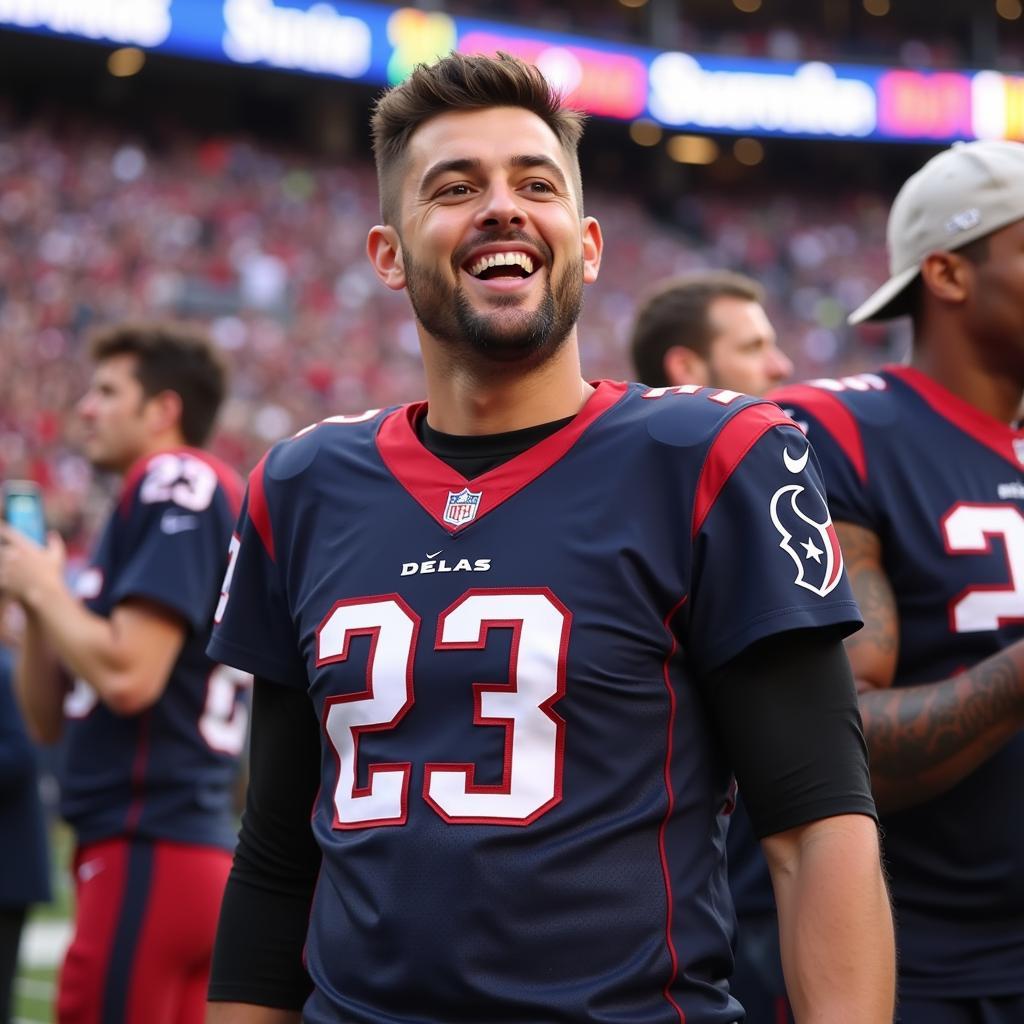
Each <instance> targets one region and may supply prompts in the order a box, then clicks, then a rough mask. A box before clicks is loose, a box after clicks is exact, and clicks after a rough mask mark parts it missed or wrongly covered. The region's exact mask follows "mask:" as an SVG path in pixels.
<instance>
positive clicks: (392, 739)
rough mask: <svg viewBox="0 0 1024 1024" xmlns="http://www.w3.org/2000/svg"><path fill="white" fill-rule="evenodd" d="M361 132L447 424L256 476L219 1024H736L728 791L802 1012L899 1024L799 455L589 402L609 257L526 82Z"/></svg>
mask: <svg viewBox="0 0 1024 1024" xmlns="http://www.w3.org/2000/svg"><path fill="white" fill-rule="evenodd" d="M373 127H374V146H375V152H376V155H377V160H378V175H379V183H380V189H381V205H382V214H383V219H384V222H385V223H384V224H383V225H378V226H377V227H374V228H373V229H372V230H371V231H370V235H369V240H368V248H369V255H370V257H371V261H372V263H373V265H374V268H375V270H376V272H377V274H378V276H379V277H380V278H381V280H382V281H383V282H384V284H385V285H387V286H388V287H389V288H391V289H394V290H407V291H408V294H409V298H410V301H411V304H412V307H413V310H414V312H415V315H416V319H417V326H418V333H419V340H420V345H421V350H422V354H423V360H424V367H425V372H426V379H427V393H428V396H429V401H428V402H420V403H416V404H413V405H410V406H403V407H400V408H397V409H392V410H389V411H387V412H382V411H380V410H373V411H371V412H369V413H366V414H364V415H360V416H348V417H346V416H339V417H334V418H333V419H329V420H326V421H324V422H323V423H320V424H318V425H315V426H314V427H313V428H311V429H309V430H306V431H302V432H300V433H299V434H298V435H297V436H296V437H294V438H292V439H290V440H288V441H285V442H282V443H281V444H280V445H278V446H276V447H275V448H274V449H273V450H272V451H271V452H270V453H269V455H268V456H267V458H266V459H265V460H264V461H263V462H262V463H261V464H260V465H259V466H258V467H257V468H256V470H254V471H253V474H252V475H251V477H250V483H249V491H248V500H247V507H246V511H245V513H244V515H243V518H242V520H241V524H240V527H239V541H238V542H237V543H236V544H235V545H234V546H233V549H232V550H233V562H232V566H231V569H230V570H229V573H228V579H227V581H226V595H225V602H224V613H223V618H222V619H221V622H220V624H219V626H218V627H217V629H216V631H215V635H214V639H213V642H212V644H211V648H210V649H211V651H212V652H213V653H214V654H215V656H217V657H220V658H224V659H225V660H228V661H229V662H231V663H234V664H237V665H238V666H239V667H241V668H244V669H247V670H250V671H254V672H255V673H256V674H257V680H256V688H255V695H254V718H253V736H252V751H251V762H252V763H251V773H252V774H251V781H250V787H249V799H248V804H247V807H246V812H245V816H244V818H243V822H244V824H243V829H242V834H241V836H240V840H239V847H238V851H237V853H236V859H235V866H234V868H233V871H232V875H231V880H230V882H229V884H228V889H227V893H226V896H225V901H224V910H223V913H222V917H221V926H220V933H219V935H218V942H217V953H216V958H215V963H214V971H213V977H212V979H211V988H210V992H211V999H212V1000H214V1006H213V1008H212V1009H211V1015H210V1020H211V1021H217V1022H222V1024H223V1022H243V1021H244V1022H262V1024H270V1022H294V1021H298V1020H299V1018H300V1013H301V1016H302V1019H303V1020H304V1021H307V1022H310V1024H328V1022H342V1021H344V1022H346V1024H354V1022H360V1024H370V1022H379V1021H383V1020H391V1021H396V1020H403V1021H407V1022H414V1021H421V1022H426V1021H445V1022H447V1024H457V1022H464V1024H469V1022H474V1024H479V1022H482V1021H487V1022H489V1024H497V1022H500V1021H506V1022H520V1024H522V1022H527V1021H528V1022H531V1024H533V1022H541V1021H544V1022H549V1021H554V1020H558V1021H563V1022H579V1024H584V1022H586V1024H593V1022H596V1021H612V1020H617V1021H623V1020H627V1019H628V1020H636V1021H643V1022H645V1024H660V1022H664V1024H670V1022H674V1024H679V1022H681V1021H682V1020H683V1019H685V1020H686V1021H687V1022H688V1024H732V1022H734V1021H736V1020H737V1019H739V1018H741V1017H742V1010H741V1008H740V1007H739V1005H738V1003H737V1002H736V1001H735V1000H734V999H733V998H732V997H731V996H730V995H729V992H728V987H727V984H726V977H727V975H728V972H729V968H730V964H731V956H730V948H729V942H730V932H731V923H732V922H731V913H730V912H729V910H728V908H729V900H728V894H727V892H726V881H725V876H724V861H723V848H724V821H723V816H722V813H721V812H722V808H723V806H724V805H725V804H726V802H727V800H728V797H729V792H730V787H731V779H732V768H733V763H735V765H736V771H737V774H738V775H739V777H740V779H741V784H743V785H744V787H745V790H746V792H747V797H748V806H749V807H750V810H751V814H752V816H754V817H756V818H757V819H758V820H759V821H760V822H761V823H762V824H764V823H765V822H767V825H766V826H765V831H766V832H768V833H772V834H771V835H769V837H768V839H766V840H765V845H766V847H767V848H768V849H769V851H770V857H771V862H772V866H773V871H774V872H775V875H776V884H777V888H778V890H779V893H780V897H779V906H780V917H781V918H782V921H783V929H784V937H785V943H784V948H785V952H786V962H787V969H788V972H789V977H790V981H791V984H792V991H793V996H794V1002H795V1005H797V1006H798V1007H799V1008H800V1009H801V1010H802V1012H803V1014H804V1019H805V1020H807V1021H812V1020H813V1021H830V1022H838V1021H848V1022H854V1021H856V1022H858V1024H867V1022H872V1024H882V1022H883V1021H884V1022H889V1021H891V1017H892V997H893V946H892V933H891V918H890V914H889V908H888V901H887V897H886V893H885V887H884V883H883V880H882V876H881V870H880V864H879V854H878V837H877V832H876V826H875V822H874V820H873V814H874V810H873V805H872V801H871V798H870V794H869V792H868V788H869V782H868V776H867V767H866V763H865V751H864V747H863V742H862V739H861V737H860V730H859V726H858V723H857V711H856V696H855V692H854V689H853V683H852V678H851V676H850V670H849V664H848V662H847V660H846V658H845V655H844V653H843V648H842V644H841V642H840V637H842V636H843V635H845V634H846V633H848V632H849V631H850V629H852V628H855V625H856V623H857V621H858V620H857V611H856V606H855V604H854V603H853V601H852V600H851V599H850V595H849V593H848V591H847V589H846V586H845V584H844V583H843V580H842V563H841V559H840V558H839V556H838V548H837V546H834V545H833V543H832V540H831V539H829V538H828V537H827V536H826V535H825V534H821V533H819V534H817V535H816V536H818V538H819V540H820V541H821V542H822V543H824V544H826V545H827V546H828V550H829V552H830V553H831V555H832V560H831V561H830V562H829V566H828V570H827V571H825V572H822V573H819V574H818V575H817V576H816V577H815V582H814V585H813V587H812V588H810V589H809V588H802V587H800V586H798V585H796V584H795V579H794V577H797V578H801V577H800V576H799V575H798V574H797V572H796V569H795V567H794V563H793V558H794V557H796V556H795V555H794V554H793V553H787V552H786V551H784V550H783V549H782V547H781V546H780V544H779V533H778V529H777V528H776V527H775V526H774V525H773V522H772V518H771V517H772V514H773V513H772V508H774V507H775V505H779V506H780V508H782V506H785V507H784V508H782V511H781V512H780V515H783V516H784V517H785V518H786V521H787V522H790V517H796V516H797V513H796V511H795V510H796V508H797V505H796V502H797V501H798V499H799V501H801V502H803V503H804V504H805V505H806V507H807V508H808V509H810V510H811V512H812V514H816V515H817V516H818V517H819V519H820V518H822V517H824V516H825V515H826V512H825V508H824V500H823V498H822V497H821V486H820V483H819V482H818V478H817V470H816V466H815V464H814V463H813V462H812V461H810V452H809V449H808V447H807V443H806V440H805V439H804V437H803V435H802V434H801V433H800V432H799V430H797V429H796V427H795V426H794V425H793V424H792V423H791V421H789V420H788V419H786V418H785V417H784V416H783V415H782V414H781V412H780V411H779V410H778V409H777V408H776V407H774V406H772V405H770V404H767V403H763V402H758V401H756V400H754V399H749V398H746V397H741V396H734V400H733V401H730V402H728V403H726V404H722V403H720V402H716V401H714V399H713V398H711V399H709V398H707V397H705V396H685V395H684V396H681V395H658V394H657V393H651V392H649V391H648V389H646V388H643V387H640V386H637V385H632V386H630V385H623V384H613V383H610V382H607V381H605V382H600V383H598V384H597V385H596V386H591V385H589V384H587V383H586V382H585V381H584V380H583V379H582V378H581V373H580V357H579V348H578V342H577V336H576V322H577V319H578V316H579V311H580V306H581V302H582V295H583V286H584V284H585V283H590V282H593V281H594V280H596V278H597V274H598V269H599V265H600V259H601V252H602V240H601V232H600V228H599V226H598V224H597V222H596V221H595V220H594V219H593V218H590V217H584V216H583V210H582V205H583V204H582V188H581V184H580V176H579V164H578V162H577V157H576V147H577V143H578V140H579V136H580V133H581V130H582V125H581V121H580V118H579V116H578V115H576V114H574V113H573V112H571V111H567V110H565V109H564V108H562V107H561V105H560V103H559V101H558V99H557V97H554V96H552V94H551V91H550V88H549V86H548V84H547V82H546V81H545V80H544V78H543V76H542V75H541V73H540V72H539V71H538V70H537V69H536V68H534V67H532V66H530V65H526V64H523V63H521V62H519V61H517V60H513V59H512V58H509V57H500V58H487V57H464V56H459V55H453V56H451V57H448V58H445V59H443V60H441V61H439V62H438V63H436V64H434V65H432V66H429V67H428V66H425V65H420V66H419V67H418V68H417V69H416V71H414V73H413V75H412V77H411V78H409V79H408V80H407V81H406V82H405V83H404V84H402V85H400V86H398V87H396V88H395V89H394V90H392V91H390V92H388V93H387V94H386V95H385V96H384V97H383V98H382V99H381V100H380V102H379V103H378V105H377V107H376V111H375V114H374V124H373ZM787 460H788V462H787ZM701 466H705V467H707V469H706V473H705V474H704V475H702V474H701V473H700V467H701ZM634 495H635V496H636V497H635V499H633V498H632V497H631V496H634ZM773 495H774V499H773ZM741 551H742V552H743V554H742V556H741V555H740V552H741ZM750 566H757V567H758V568H757V586H756V587H752V586H750V585H749V581H750V579H751V575H750V569H749V567H750ZM801 571H802V570H801ZM810 571H811V570H808V572H810ZM748 786H749V788H747V787H748ZM311 810H312V831H311V830H310V812H311ZM314 890H315V891H314ZM307 933H308V934H307ZM303 959H305V965H308V976H307V973H306V969H305V966H304V962H303ZM311 983H312V984H311ZM311 989H312V992H311Z"/></svg>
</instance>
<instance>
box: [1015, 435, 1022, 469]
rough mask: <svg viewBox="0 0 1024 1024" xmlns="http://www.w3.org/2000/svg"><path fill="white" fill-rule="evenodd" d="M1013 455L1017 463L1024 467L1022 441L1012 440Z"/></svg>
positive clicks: (1018, 439)
mask: <svg viewBox="0 0 1024 1024" xmlns="http://www.w3.org/2000/svg"><path fill="white" fill-rule="evenodd" d="M1013 454H1014V455H1016V456H1017V461H1018V462H1019V463H1020V464H1021V465H1022V466H1024V439H1022V438H1019V437H1017V438H1014V441H1013Z"/></svg>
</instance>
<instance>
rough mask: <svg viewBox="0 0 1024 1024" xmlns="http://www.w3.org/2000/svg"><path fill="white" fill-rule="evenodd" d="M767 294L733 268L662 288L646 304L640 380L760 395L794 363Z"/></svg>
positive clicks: (634, 346) (638, 354) (639, 332)
mask: <svg viewBox="0 0 1024 1024" xmlns="http://www.w3.org/2000/svg"><path fill="white" fill-rule="evenodd" d="M764 299H765V295H764V289H763V288H762V287H761V286H760V285H759V284H758V283H757V282H756V281H754V280H753V279H752V278H749V277H746V276H745V275H743V274H735V273H733V272H732V271H729V270H707V271H701V272H698V273H694V274H686V275H683V276H680V277H677V278H672V279H670V280H668V281H664V282H662V283H661V284H659V285H657V286H656V287H655V289H654V291H653V292H652V293H651V294H650V295H649V296H648V297H647V298H646V299H645V300H644V301H643V302H641V304H640V306H639V308H638V309H637V314H636V320H635V322H634V324H633V336H632V341H631V343H630V350H631V353H632V357H633V368H634V370H635V372H636V379H637V380H640V381H643V382H644V383H645V384H650V385H651V386H653V387H667V386H673V385H677V384H700V385H702V386H704V387H711V388H726V389H728V390H730V391H739V392H742V393H743V394H745V395H755V396H761V395H763V394H765V393H766V392H767V391H770V390H771V389H772V388H774V387H778V385H779V384H781V383H782V382H783V381H784V380H785V379H786V378H787V377H788V376H789V375H790V374H791V373H792V372H793V363H792V362H791V361H790V359H789V357H788V356H787V355H786V353H785V352H783V351H782V349H780V348H779V346H778V344H777V341H776V337H775V329H774V328H773V327H772V325H771V321H769V319H768V314H767V313H766V312H765V310H764Z"/></svg>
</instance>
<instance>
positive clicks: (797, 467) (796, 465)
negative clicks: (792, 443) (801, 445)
mask: <svg viewBox="0 0 1024 1024" xmlns="http://www.w3.org/2000/svg"><path fill="white" fill-rule="evenodd" d="M810 454H811V447H810V445H808V446H807V447H806V448H805V449H804V453H803V455H801V456H800V458H798V459H794V458H793V456H792V455H790V454H789V449H788V448H783V449H782V461H783V462H784V463H785V464H786V469H788V470H789V471H790V473H802V472H803V471H804V466H806V465H807V459H808V458H809V457H810Z"/></svg>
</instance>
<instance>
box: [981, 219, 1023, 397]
mask: <svg viewBox="0 0 1024 1024" xmlns="http://www.w3.org/2000/svg"><path fill="white" fill-rule="evenodd" d="M971 274H972V278H973V285H972V288H971V293H970V298H969V306H968V316H969V330H970V332H971V336H972V340H973V341H974V342H975V343H976V344H979V345H982V346H984V351H985V352H986V353H987V355H988V358H989V363H990V365H993V366H994V367H995V368H996V369H997V371H1006V372H1009V373H1012V374H1014V375H1015V376H1018V377H1020V378H1021V379H1022V380H1024V220H1019V221H1016V222H1015V223H1013V224H1010V225H1008V226H1007V227H1005V228H1000V229H999V230H998V231H994V232H992V234H991V235H989V236H988V246H987V256H986V258H985V259H983V260H981V261H979V262H978V263H976V264H972V265H971Z"/></svg>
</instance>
